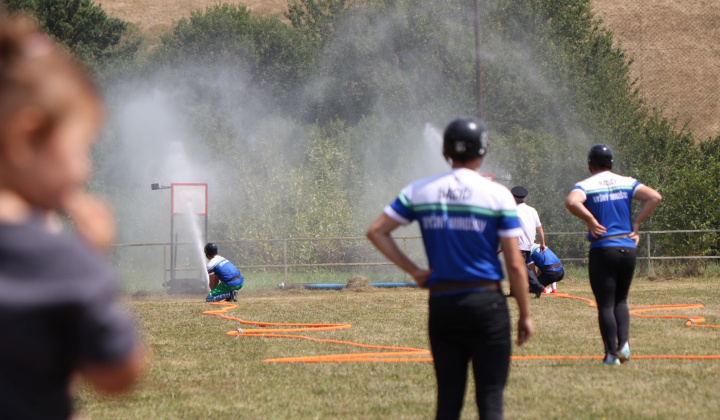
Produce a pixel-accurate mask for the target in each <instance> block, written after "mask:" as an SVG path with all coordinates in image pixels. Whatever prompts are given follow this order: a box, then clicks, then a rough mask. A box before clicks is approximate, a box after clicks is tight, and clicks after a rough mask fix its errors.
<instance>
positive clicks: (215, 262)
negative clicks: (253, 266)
mask: <svg viewBox="0 0 720 420" xmlns="http://www.w3.org/2000/svg"><path fill="white" fill-rule="evenodd" d="M207 270H208V274H215V275H216V276H217V277H218V279H220V281H221V282H223V283H225V284H227V285H229V286H238V285H240V284H242V283H243V282H244V281H245V279H244V278H243V276H242V275H241V274H240V270H238V269H237V267H235V266H234V265H233V263H231V262H230V261H228V260H226V259H225V258H223V257H221V256H219V255H216V256H214V257H212V259H211V260H210V261H209V262H208V264H207Z"/></svg>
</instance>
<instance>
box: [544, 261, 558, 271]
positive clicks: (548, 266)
mask: <svg viewBox="0 0 720 420" xmlns="http://www.w3.org/2000/svg"><path fill="white" fill-rule="evenodd" d="M558 267H562V263H557V264H553V265H546V266H545V267H541V268H540V269H541V270H542V271H545V270H549V269H551V268H558Z"/></svg>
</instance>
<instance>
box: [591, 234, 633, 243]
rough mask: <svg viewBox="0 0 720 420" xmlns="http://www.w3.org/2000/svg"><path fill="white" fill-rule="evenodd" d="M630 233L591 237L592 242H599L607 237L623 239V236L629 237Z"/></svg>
mask: <svg viewBox="0 0 720 420" xmlns="http://www.w3.org/2000/svg"><path fill="white" fill-rule="evenodd" d="M629 237H630V234H629V233H623V234H620V235H610V236H603V237H602V238H592V239H590V242H597V241H604V240H605V239H622V238H629Z"/></svg>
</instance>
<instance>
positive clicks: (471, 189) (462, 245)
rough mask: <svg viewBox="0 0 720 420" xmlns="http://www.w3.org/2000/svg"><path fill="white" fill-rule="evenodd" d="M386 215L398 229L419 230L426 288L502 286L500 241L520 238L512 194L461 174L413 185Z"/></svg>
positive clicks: (476, 175) (474, 176) (460, 171)
mask: <svg viewBox="0 0 720 420" xmlns="http://www.w3.org/2000/svg"><path fill="white" fill-rule="evenodd" d="M385 214H387V215H388V216H389V217H391V218H392V219H394V220H396V221H398V222H400V223H402V224H408V223H410V222H412V221H413V220H417V221H418V223H419V224H420V231H421V232H422V237H423V242H424V244H425V252H426V253H427V258H428V263H429V265H430V268H431V269H432V270H433V273H432V275H431V276H430V278H429V279H428V286H432V285H433V284H435V283H438V282H441V281H475V280H495V281H499V280H502V278H503V271H502V267H501V266H500V260H499V259H498V256H497V249H498V242H499V238H500V237H517V236H519V235H520V233H521V229H520V223H519V222H518V217H517V207H516V205H515V200H514V199H513V197H512V194H510V191H508V189H507V188H505V187H504V186H502V185H500V184H496V183H494V182H492V181H490V180H488V179H487V178H484V177H482V176H481V175H480V174H479V173H478V172H476V171H473V170H470V169H464V168H463V169H454V170H452V171H451V172H448V173H446V174H443V175H438V176H434V177H431V178H425V179H421V180H419V181H416V182H413V183H412V184H410V185H409V186H407V187H405V188H404V189H403V190H402V192H401V193H400V195H399V196H398V197H397V198H396V199H395V201H393V202H392V203H391V204H390V205H388V206H387V207H385Z"/></svg>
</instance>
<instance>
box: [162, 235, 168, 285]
mask: <svg viewBox="0 0 720 420" xmlns="http://www.w3.org/2000/svg"><path fill="white" fill-rule="evenodd" d="M162 250H163V286H165V283H166V282H167V255H166V254H167V246H165V244H163V246H162Z"/></svg>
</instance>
